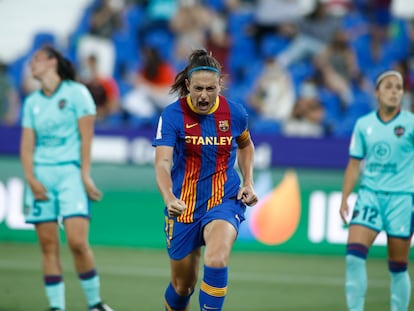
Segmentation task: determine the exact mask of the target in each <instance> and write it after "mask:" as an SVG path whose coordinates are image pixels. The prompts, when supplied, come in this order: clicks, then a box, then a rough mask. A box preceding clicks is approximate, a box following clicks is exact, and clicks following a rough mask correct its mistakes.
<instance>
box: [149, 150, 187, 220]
mask: <svg viewBox="0 0 414 311" xmlns="http://www.w3.org/2000/svg"><path fill="white" fill-rule="evenodd" d="M173 152H174V149H173V147H169V146H157V147H156V148H155V163H154V167H155V178H156V180H157V185H158V189H159V191H160V193H161V196H162V198H163V200H164V203H165V206H166V207H167V210H168V213H169V215H170V216H173V217H176V216H179V215H181V214H182V213H183V212H184V210H185V208H186V206H185V203H184V202H183V201H181V200H178V199H177V198H176V197H175V195H174V193H173V190H172V186H173V183H172V179H171V167H172V161H173Z"/></svg>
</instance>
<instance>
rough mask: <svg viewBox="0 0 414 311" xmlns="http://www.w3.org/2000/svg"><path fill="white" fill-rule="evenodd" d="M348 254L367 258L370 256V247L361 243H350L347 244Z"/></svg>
mask: <svg viewBox="0 0 414 311" xmlns="http://www.w3.org/2000/svg"><path fill="white" fill-rule="evenodd" d="M346 255H347V256H354V257H358V258H360V259H364V260H365V259H367V256H368V247H366V246H365V245H363V244H360V243H349V244H348V245H347V246H346Z"/></svg>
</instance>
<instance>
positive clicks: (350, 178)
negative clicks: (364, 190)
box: [339, 158, 361, 224]
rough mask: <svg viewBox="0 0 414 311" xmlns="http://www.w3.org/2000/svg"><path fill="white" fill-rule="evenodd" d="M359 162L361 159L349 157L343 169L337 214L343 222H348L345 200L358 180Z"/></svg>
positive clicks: (347, 208)
mask: <svg viewBox="0 0 414 311" xmlns="http://www.w3.org/2000/svg"><path fill="white" fill-rule="evenodd" d="M360 164H361V160H359V159H356V158H350V159H349V161H348V165H347V167H346V169H345V174H344V182H343V186H342V201H341V208H340V210H339V214H340V216H341V218H342V221H343V222H344V224H347V223H348V220H347V219H348V213H349V207H348V203H347V200H348V197H349V195H350V194H351V192H352V191H353V190H354V187H355V184H356V182H357V180H358V177H359V167H360Z"/></svg>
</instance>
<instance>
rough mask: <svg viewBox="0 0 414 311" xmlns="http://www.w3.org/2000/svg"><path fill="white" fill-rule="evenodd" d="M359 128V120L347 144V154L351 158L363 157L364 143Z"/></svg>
mask: <svg viewBox="0 0 414 311" xmlns="http://www.w3.org/2000/svg"><path fill="white" fill-rule="evenodd" d="M364 141H365V140H364V136H363V132H362V128H361V122H357V123H356V124H355V127H354V130H353V132H352V136H351V143H350V145H349V155H350V156H351V157H353V158H357V159H362V158H364V157H365V143H364Z"/></svg>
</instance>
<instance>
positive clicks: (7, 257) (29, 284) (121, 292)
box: [0, 243, 414, 311]
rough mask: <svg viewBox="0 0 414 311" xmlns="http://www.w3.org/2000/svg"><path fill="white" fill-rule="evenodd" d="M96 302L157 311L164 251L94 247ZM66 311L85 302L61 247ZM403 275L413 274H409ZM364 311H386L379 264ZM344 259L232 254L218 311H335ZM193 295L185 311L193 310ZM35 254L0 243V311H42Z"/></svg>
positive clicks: (34, 249) (374, 263)
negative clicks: (98, 298) (99, 291)
mask: <svg viewBox="0 0 414 311" xmlns="http://www.w3.org/2000/svg"><path fill="white" fill-rule="evenodd" d="M93 249H94V253H95V257H96V260H97V265H98V271H99V273H100V275H101V287H102V296H103V298H104V299H105V301H107V302H108V303H109V304H110V305H111V306H113V308H115V310H116V311H156V310H164V309H163V305H162V301H163V293H164V289H165V287H166V285H167V284H168V281H169V265H168V258H167V255H166V252H165V251H164V250H151V249H127V248H107V247H105V248H104V247H97V246H94V247H93ZM62 257H63V265H64V270H65V274H64V280H65V284H66V300H67V310H68V311H78V310H80V311H82V310H86V308H85V305H86V301H85V298H84V296H83V293H82V291H81V289H80V285H79V282H78V279H77V276H76V273H75V271H74V269H73V265H72V261H71V257H70V253H69V252H68V250H67V247H66V246H64V247H63V249H62ZM410 269H411V275H414V274H413V267H410ZM368 277H369V289H368V294H367V299H366V308H365V310H366V311H374V310H375V311H382V310H384V311H385V310H389V289H388V286H389V284H388V283H389V276H388V271H387V264H386V261H385V260H384V259H374V258H372V259H369V261H368ZM343 283H344V258H343V257H336V256H332V257H326V256H310V255H309V256H305V255H287V254H278V253H242V252H233V254H232V256H231V259H230V274H229V290H228V296H227V298H226V302H225V305H224V310H226V311H236V310H237V311H276V310H286V311H299V310H306V311H311V310H315V311H316V310H317V311H340V310H346V308H345V299H344V294H343V292H344V290H343ZM197 293H198V288H197V289H196V291H195V294H194V296H193V298H192V302H191V310H193V311H196V310H199V309H198V306H197V304H198V294H197ZM46 308H47V302H46V298H45V295H44V289H43V286H42V274H41V265H40V250H39V248H38V246H37V245H34V244H11V243H10V244H9V243H0V311H27V310H30V311H37V310H40V311H41V310H45V309H46Z"/></svg>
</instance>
